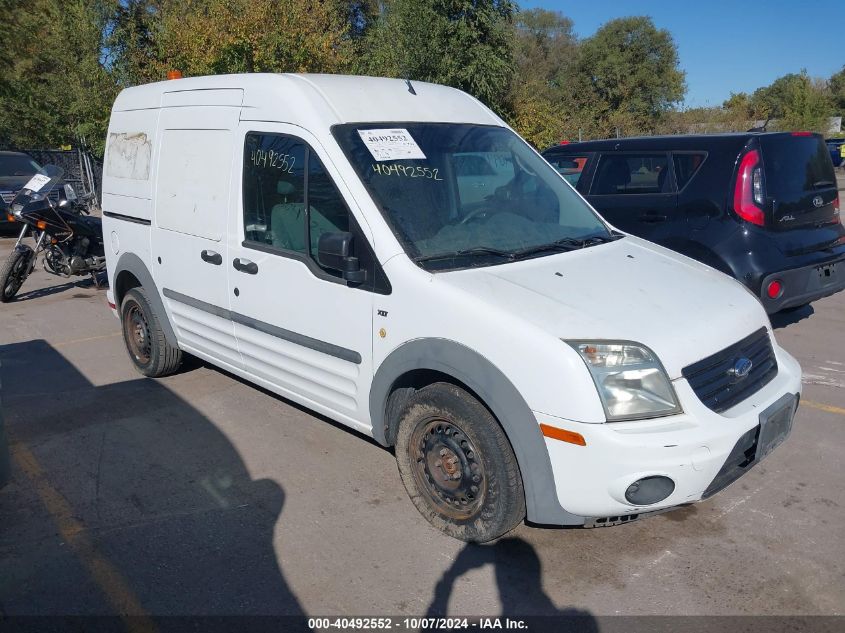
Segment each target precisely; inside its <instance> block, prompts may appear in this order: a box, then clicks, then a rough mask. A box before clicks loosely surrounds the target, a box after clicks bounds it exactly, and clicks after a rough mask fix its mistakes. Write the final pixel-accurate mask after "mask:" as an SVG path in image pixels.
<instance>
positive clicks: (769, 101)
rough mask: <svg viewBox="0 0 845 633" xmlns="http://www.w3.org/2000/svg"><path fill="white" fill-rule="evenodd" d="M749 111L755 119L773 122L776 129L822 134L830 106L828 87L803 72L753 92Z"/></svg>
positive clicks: (790, 75) (785, 76)
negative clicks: (775, 121)
mask: <svg viewBox="0 0 845 633" xmlns="http://www.w3.org/2000/svg"><path fill="white" fill-rule="evenodd" d="M751 110H752V113H753V114H754V115H755V118H757V119H776V120H777V123H776V126H777V127H778V128H779V129H782V130H798V129H800V130H816V131H819V132H824V131H826V129H827V119H828V117H829V116H830V115H831V114H832V111H833V107H832V104H831V101H830V97H829V96H828V93H827V87H826V86H825V85H824V84H823V83H822V82H819V81H813V79H811V78H810V76H809V75H808V74H807V71H806V70H802V71H801V72H800V73H790V74H787V75H784V76H783V77H779V78H778V79H776V80H775V81H773V82H772V83H771V84H770V85H768V86H765V87H763V88H758V89H757V90H755V91H754V94H753V95H752V97H751Z"/></svg>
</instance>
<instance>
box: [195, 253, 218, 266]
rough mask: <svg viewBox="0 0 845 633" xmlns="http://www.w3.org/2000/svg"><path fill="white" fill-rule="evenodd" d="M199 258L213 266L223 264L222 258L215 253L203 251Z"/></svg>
mask: <svg viewBox="0 0 845 633" xmlns="http://www.w3.org/2000/svg"><path fill="white" fill-rule="evenodd" d="M200 257H202V261H204V262H208V263H209V264H214V265H215V266H219V265H220V264H222V263H223V256H222V255H221V254H220V253H215V252H214V251H203V252H202V253H200Z"/></svg>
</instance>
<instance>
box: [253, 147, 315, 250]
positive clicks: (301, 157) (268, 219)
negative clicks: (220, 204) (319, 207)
mask: <svg viewBox="0 0 845 633" xmlns="http://www.w3.org/2000/svg"><path fill="white" fill-rule="evenodd" d="M244 233H245V238H246V240H247V241H249V242H258V243H260V244H265V245H269V246H274V247H276V248H280V249H283V250H287V251H296V252H299V253H305V252H306V249H305V143H303V142H302V141H300V140H298V139H295V138H291V137H289V136H281V135H278V134H254V133H250V134H248V135H247V137H246V146H245V147H244Z"/></svg>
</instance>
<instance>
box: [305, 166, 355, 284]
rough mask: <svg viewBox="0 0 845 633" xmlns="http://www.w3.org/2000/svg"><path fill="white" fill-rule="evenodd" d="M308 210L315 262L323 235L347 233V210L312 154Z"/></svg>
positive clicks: (309, 171) (309, 168) (323, 169)
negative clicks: (338, 232)
mask: <svg viewBox="0 0 845 633" xmlns="http://www.w3.org/2000/svg"><path fill="white" fill-rule="evenodd" d="M308 208H309V216H310V222H309V226H310V234H311V257H313V258H314V261H317V243H318V242H319V240H320V236H321V235H322V234H323V233H335V232H337V231H349V210H348V209H347V208H346V203H345V202H344V201H343V198H342V197H341V196H340V192H339V191H338V190H337V187H335V184H334V183H333V182H332V179H331V177H330V176H329V174H328V172H326V168H325V167H323V163H322V162H320V159H319V158H318V157H317V155H316V154H315V153H314V152H309V154H308ZM327 272H330V271H327Z"/></svg>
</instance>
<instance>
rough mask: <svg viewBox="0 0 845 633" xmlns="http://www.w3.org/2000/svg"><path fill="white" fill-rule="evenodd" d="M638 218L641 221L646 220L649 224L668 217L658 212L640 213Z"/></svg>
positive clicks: (662, 220) (663, 220)
mask: <svg viewBox="0 0 845 633" xmlns="http://www.w3.org/2000/svg"><path fill="white" fill-rule="evenodd" d="M640 220H642V221H643V222H648V223H650V224H656V223H657V222H665V221H666V220H668V218H667V217H666V216H665V215H662V214H659V213H643V214H642V215H640Z"/></svg>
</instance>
